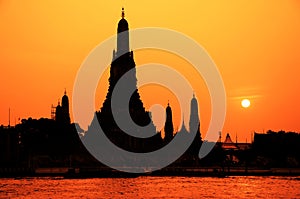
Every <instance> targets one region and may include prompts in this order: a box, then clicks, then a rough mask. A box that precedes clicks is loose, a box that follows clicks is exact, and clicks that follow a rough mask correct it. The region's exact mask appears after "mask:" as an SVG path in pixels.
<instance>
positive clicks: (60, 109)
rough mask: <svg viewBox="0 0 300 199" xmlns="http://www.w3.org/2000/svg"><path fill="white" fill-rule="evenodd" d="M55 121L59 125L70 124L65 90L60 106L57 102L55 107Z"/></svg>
mask: <svg viewBox="0 0 300 199" xmlns="http://www.w3.org/2000/svg"><path fill="white" fill-rule="evenodd" d="M55 121H57V122H58V123H59V124H65V125H66V124H70V123H71V120H70V113H69V98H68V96H67V92H66V90H65V92H64V96H63V97H62V99H61V105H60V102H59V101H58V105H57V106H56V111H55Z"/></svg>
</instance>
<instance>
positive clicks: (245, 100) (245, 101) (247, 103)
mask: <svg viewBox="0 0 300 199" xmlns="http://www.w3.org/2000/svg"><path fill="white" fill-rule="evenodd" d="M250 104H251V103H250V100H248V99H243V100H242V102H241V105H242V107H244V108H248V107H249V106H250Z"/></svg>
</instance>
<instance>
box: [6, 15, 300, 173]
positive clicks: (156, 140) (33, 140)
mask: <svg viewBox="0 0 300 199" xmlns="http://www.w3.org/2000/svg"><path fill="white" fill-rule="evenodd" d="M128 30H129V25H128V22H127V20H126V19H125V12H124V9H122V15H121V20H120V21H119V23H118V27H117V33H118V35H117V48H116V50H113V53H112V62H111V66H110V77H109V79H108V81H109V87H108V91H107V95H106V98H105V100H104V102H103V104H102V107H101V108H100V109H99V110H97V111H96V112H95V114H94V118H93V120H92V121H91V124H90V125H89V128H88V130H87V132H84V130H83V129H81V128H80V127H79V124H76V123H71V120H70V113H69V98H68V96H67V92H66V90H65V91H64V95H63V96H62V98H61V103H60V102H58V105H57V106H53V105H52V107H51V118H40V119H32V118H28V119H22V120H21V121H20V122H19V123H18V124H15V126H12V125H11V124H10V122H9V123H8V126H3V125H1V126H0V177H7V176H13V177H15V176H35V175H38V176H39V175H65V174H71V175H73V174H76V175H78V176H79V177H80V176H83V177H95V176H100V177H112V176H114V175H116V172H115V171H113V169H111V168H109V167H107V166H105V165H103V164H102V163H100V162H99V161H98V160H96V159H95V158H94V157H93V156H92V155H91V154H90V153H89V151H88V150H87V148H85V146H84V145H83V143H82V140H81V139H84V137H85V136H89V135H91V134H93V133H99V132H94V131H95V129H97V127H96V126H97V125H99V124H100V126H101V128H102V130H103V133H104V134H105V135H106V136H107V137H108V138H109V139H110V141H111V142H113V143H114V144H115V145H117V146H119V147H120V148H122V149H124V150H127V151H131V152H137V153H144V152H151V151H155V150H158V149H160V148H162V147H164V146H165V145H167V144H168V143H170V142H172V139H173V138H174V137H175V136H182V137H187V136H192V135H195V137H194V138H193V141H192V143H191V145H190V146H189V147H188V149H187V150H186V151H185V152H184V153H183V154H182V156H181V157H179V158H178V159H177V160H176V161H175V162H173V163H172V164H170V165H169V166H167V167H166V168H163V169H161V170H159V171H157V172H154V173H151V175H190V176H205V175H215V174H219V172H220V171H222V173H227V174H233V175H270V174H272V175H279V174H280V172H283V174H285V175H293V174H298V175H299V174H300V170H299V168H300V155H299V153H298V151H299V150H300V144H299V143H300V134H299V133H295V132H284V131H279V132H274V131H271V130H269V131H268V132H267V133H254V137H253V140H251V141H252V143H247V142H246V143H238V142H237V138H236V142H233V141H232V139H231V137H230V135H229V133H227V135H226V138H225V139H224V141H223V142H222V138H221V132H220V138H219V140H218V141H217V142H216V143H212V144H214V148H213V149H212V151H211V152H210V153H209V154H208V155H207V156H206V157H204V158H203V159H199V157H198V153H199V150H200V147H201V145H202V143H203V142H209V141H207V140H205V141H202V138H201V132H200V118H199V106H198V101H197V98H196V96H195V93H194V94H193V96H191V101H190V118H189V122H188V124H189V126H186V124H185V121H184V120H183V122H182V125H181V129H180V130H177V129H176V130H175V129H174V124H173V115H172V114H173V113H172V107H171V104H170V103H167V106H166V110H165V114H166V121H165V125H164V132H157V131H156V128H155V126H154V124H153V121H152V119H151V114H150V113H149V112H148V111H147V110H146V109H145V107H144V105H143V102H142V100H141V97H140V95H139V91H138V88H137V77H136V68H135V67H136V65H135V61H134V53H133V51H130V50H129V49H130V45H129V32H128ZM145 39H147V38H145ZM128 72H130V73H129V75H127V74H128ZM125 74H126V75H125ZM124 75H125V83H124V84H122V85H121V87H120V88H121V89H122V90H123V91H127V90H132V91H133V94H132V95H131V97H130V99H129V104H128V105H127V107H126V108H127V111H128V110H129V114H130V117H131V119H132V120H133V122H134V123H135V124H136V125H138V126H142V127H144V126H148V127H149V128H147V132H146V131H145V132H143V131H141V132H138V133H140V134H141V135H143V134H147V135H152V136H151V137H147V136H146V137H145V138H139V137H134V136H132V135H129V134H127V133H126V132H125V131H124V130H122V129H121V128H120V127H119V126H118V124H117V122H116V121H115V118H114V116H113V110H112V98H113V96H114V93H113V92H114V89H115V88H116V87H117V86H118V81H119V80H121V79H122V78H124ZM117 100H119V101H122V100H123V99H117ZM113 108H114V109H116V110H114V111H116V112H117V114H118V115H123V113H124V112H125V111H126V110H124V107H118V106H117V107H113ZM9 117H10V116H9ZM9 121H10V119H9ZM148 131H149V132H148ZM191 132H196V134H192V133H191ZM279 167H280V168H288V169H286V170H276V169H274V168H279ZM53 168H55V169H57V170H55V169H53ZM291 168H292V169H291ZM258 169H259V170H258ZM117 176H119V174H118V175H117Z"/></svg>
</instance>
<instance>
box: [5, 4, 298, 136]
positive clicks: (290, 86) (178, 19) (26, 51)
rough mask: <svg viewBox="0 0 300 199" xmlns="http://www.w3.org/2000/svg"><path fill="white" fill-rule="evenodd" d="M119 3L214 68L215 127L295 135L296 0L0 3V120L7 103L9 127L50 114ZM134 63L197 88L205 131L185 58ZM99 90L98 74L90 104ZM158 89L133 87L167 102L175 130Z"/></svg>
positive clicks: (205, 108) (203, 97)
mask: <svg viewBox="0 0 300 199" xmlns="http://www.w3.org/2000/svg"><path fill="white" fill-rule="evenodd" d="M122 6H124V7H125V17H126V19H127V20H128V22H129V26H130V28H142V27H148V26H155V27H163V28H169V29H173V30H176V31H179V32H182V33H184V34H186V35H188V36H190V37H192V38H193V39H195V40H196V41H197V42H198V43H199V44H201V45H202V46H203V47H204V48H206V50H207V51H208V53H209V54H210V56H211V57H212V58H213V60H214V61H215V63H216V64H217V66H218V68H219V70H220V73H221V74H222V77H223V81H224V84H225V88H226V93H227V97H228V98H227V118H226V122H225V126H224V129H223V132H224V133H226V132H230V133H231V134H232V137H235V135H236V134H237V135H238V138H239V140H240V141H245V139H246V138H247V139H248V140H250V134H251V132H253V131H263V130H265V131H266V130H268V129H273V130H281V129H282V130H286V131H300V121H299V118H300V105H299V102H300V93H299V91H300V79H299V74H300V56H299V53H300V37H299V35H300V2H299V1H296V0H286V1H281V0H268V1H261V0H254V1H239V0H236V1H230V2H229V1H202V0H201V1H199V0H193V1H172V3H170V2H169V1H158V0H153V1H147V2H145V1H134V0H132V1H96V0H94V1H87V2H83V1H70V0H66V1H55V0H51V1H50V0H43V1H38V0H28V1H17V0H0V27H1V36H0V45H1V47H0V67H1V73H0V78H1V84H0V92H1V103H0V113H1V115H0V124H4V125H7V124H8V109H9V107H10V108H11V115H12V116H11V120H12V124H14V120H15V118H16V121H17V122H18V119H17V118H19V117H20V118H27V117H29V116H31V117H33V118H40V117H50V107H51V104H55V105H56V104H57V101H58V99H60V98H61V97H62V95H63V92H64V89H65V88H66V89H67V93H68V95H69V97H70V98H71V96H72V88H73V83H74V79H75V77H76V73H77V70H78V69H79V67H80V65H81V63H82V61H83V60H84V58H85V57H86V56H87V55H88V53H89V52H90V51H91V50H92V49H93V48H94V47H95V46H96V45H98V44H99V43H100V42H102V41H103V40H105V39H106V38H108V37H109V36H111V35H113V34H115V33H116V28H117V23H118V21H119V19H120V16H121V7H122ZM145 39H147V38H145ZM133 50H134V49H133ZM135 61H136V64H137V65H141V64H145V63H149V62H157V63H162V64H167V65H169V66H172V67H174V68H176V69H178V70H180V71H181V72H182V73H183V74H184V75H185V76H187V77H189V78H190V80H191V81H192V82H194V83H195V84H197V86H196V88H195V92H196V96H197V98H198V101H199V107H200V110H201V111H200V117H201V123H202V126H201V130H202V131H203V132H205V131H206V130H207V127H208V124H209V120H210V114H211V111H210V102H209V95H208V91H207V89H206V86H205V84H204V83H203V82H202V80H200V81H199V78H201V77H194V76H193V72H192V71H189V70H184V69H183V68H185V67H186V66H187V65H188V63H187V62H186V61H185V60H182V59H181V58H178V57H176V56H174V55H172V54H170V53H167V52H157V51H151V50H141V51H137V52H135ZM106 87H107V76H105V77H102V80H101V81H100V85H99V89H98V90H99V92H98V93H97V95H96V101H97V104H96V105H95V106H96V107H97V108H100V107H101V106H102V102H103V99H104V97H105V95H106V92H107V88H106ZM155 89H158V90H159V91H160V92H161V93H162V95H161V96H162V97H161V99H159V100H158V99H153V98H151V96H153V93H151V92H153V91H155ZM164 91H166V90H165V89H162V88H155V86H153V87H152V88H151V86H150V88H149V87H148V89H147V87H144V88H141V90H140V94H141V97H142V100H143V102H144V103H145V106H146V108H147V109H148V108H149V107H150V106H151V103H153V102H156V103H161V104H162V105H163V106H166V104H167V100H168V99H169V100H170V104H171V106H172V108H173V113H174V114H175V116H174V118H175V124H174V126H175V129H176V127H177V126H179V127H180V124H179V118H180V115H181V113H180V112H179V111H177V110H176V107H177V105H178V104H177V102H176V99H175V97H174V96H172V94H171V93H170V92H164ZM244 98H247V99H249V100H250V101H251V106H250V107H249V108H247V109H245V108H242V107H241V105H240V104H241V100H242V99H244ZM70 100H72V99H70ZM186 119H188V118H186ZM179 127H178V128H179Z"/></svg>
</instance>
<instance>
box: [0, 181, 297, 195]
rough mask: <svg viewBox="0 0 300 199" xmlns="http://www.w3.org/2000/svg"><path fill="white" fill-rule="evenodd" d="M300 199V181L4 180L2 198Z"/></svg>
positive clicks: (1, 184) (1, 188)
mask: <svg viewBox="0 0 300 199" xmlns="http://www.w3.org/2000/svg"><path fill="white" fill-rule="evenodd" d="M80 197H83V198H132V199H135V198H300V177H249V176H248V177H243V176H242V177H241V176H239V177H226V178H216V177H137V178H92V179H63V178H50V177H43V178H22V179H12V178H11V179H9V178H6V179H0V198H64V199H66V198H80Z"/></svg>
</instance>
